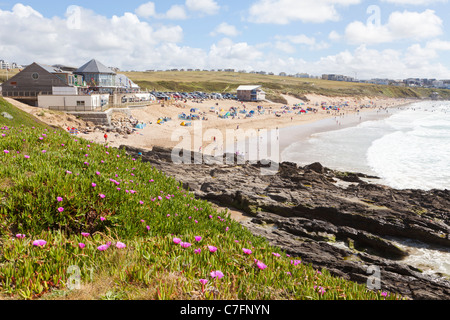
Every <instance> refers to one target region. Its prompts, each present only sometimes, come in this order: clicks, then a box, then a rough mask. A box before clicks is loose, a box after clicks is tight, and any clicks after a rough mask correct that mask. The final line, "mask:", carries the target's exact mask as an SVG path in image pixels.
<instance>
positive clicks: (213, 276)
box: [211, 270, 224, 279]
mask: <svg viewBox="0 0 450 320" xmlns="http://www.w3.org/2000/svg"><path fill="white" fill-rule="evenodd" d="M223 276H224V275H223V273H222V272H221V271H218V270H217V271H212V272H211V277H212V278H216V277H217V278H219V279H222V278H223Z"/></svg>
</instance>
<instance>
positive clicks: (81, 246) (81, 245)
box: [78, 242, 86, 249]
mask: <svg viewBox="0 0 450 320" xmlns="http://www.w3.org/2000/svg"><path fill="white" fill-rule="evenodd" d="M78 246H79V247H80V249H83V248H84V247H86V245H85V244H84V243H81V242H80V243H79V244H78Z"/></svg>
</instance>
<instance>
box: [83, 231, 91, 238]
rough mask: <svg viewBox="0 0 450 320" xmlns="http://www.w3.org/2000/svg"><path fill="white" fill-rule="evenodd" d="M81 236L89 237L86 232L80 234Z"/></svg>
mask: <svg viewBox="0 0 450 320" xmlns="http://www.w3.org/2000/svg"><path fill="white" fill-rule="evenodd" d="M81 235H82V236H83V237H89V236H90V235H91V234H90V233H87V232H82V233H81Z"/></svg>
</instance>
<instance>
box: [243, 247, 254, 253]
mask: <svg viewBox="0 0 450 320" xmlns="http://www.w3.org/2000/svg"><path fill="white" fill-rule="evenodd" d="M242 251H244V253H246V254H252V250H250V249H245V248H243V249H242Z"/></svg>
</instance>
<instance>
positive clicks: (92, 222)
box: [0, 98, 399, 300]
mask: <svg viewBox="0 0 450 320" xmlns="http://www.w3.org/2000/svg"><path fill="white" fill-rule="evenodd" d="M0 102H1V104H2V106H6V107H7V108H11V107H12V106H10V105H8V104H7V103H5V101H4V100H2V99H1V98H0ZM10 111H11V110H10ZM18 113H20V112H18ZM17 119H19V116H18V117H17ZM0 163H1V165H0V203H1V204H0V244H1V245H0V298H3V299H83V300H90V299H93V300H100V299H123V300H125V299H171V300H174V299H184V300H190V299H198V300H208V299H221V300H233V299H244V300H254V299H258V300H260V299H269V300H275V299H282V300H288V299H313V300H318V299H330V300H334V299H364V300H372V299H373V300H378V299H380V300H382V299H398V298H399V297H398V296H397V295H395V294H388V293H383V292H380V291H370V290H368V289H367V288H366V286H365V285H361V284H356V283H353V282H349V281H345V280H343V279H342V278H338V277H333V276H331V275H330V274H329V272H328V271H327V270H315V269H314V268H312V267H311V266H309V265H306V264H304V263H302V262H301V257H289V256H288V255H287V254H286V253H284V252H282V251H281V250H280V249H278V248H275V247H272V246H270V245H269V244H268V242H267V240H265V239H263V238H260V237H255V236H253V235H252V234H251V233H250V232H249V231H248V230H247V229H245V228H243V227H242V226H241V225H240V224H239V223H238V222H236V221H234V220H232V219H231V218H230V217H229V215H228V214H219V213H218V212H217V211H216V210H215V209H213V208H212V206H211V205H210V204H209V203H208V202H205V201H203V200H198V199H196V198H195V197H194V196H193V195H192V194H191V193H190V192H188V191H186V190H183V188H182V186H181V184H180V183H179V182H177V181H175V180H174V179H173V178H169V177H167V176H166V175H165V174H164V173H162V172H159V171H157V170H156V169H154V168H153V167H151V165H150V164H148V163H143V162H141V160H140V159H133V158H131V157H129V156H127V155H126V154H125V153H124V151H123V150H118V149H113V148H108V146H105V145H100V144H95V143H91V142H89V141H86V140H84V139H82V138H80V137H77V136H72V135H70V134H68V133H67V132H65V131H63V130H57V129H52V128H48V127H45V126H40V125H34V123H33V122H31V123H29V124H20V125H19V124H18V123H15V124H14V125H12V126H11V125H9V124H7V123H5V121H4V119H2V118H1V117H0Z"/></svg>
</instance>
